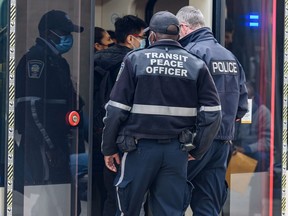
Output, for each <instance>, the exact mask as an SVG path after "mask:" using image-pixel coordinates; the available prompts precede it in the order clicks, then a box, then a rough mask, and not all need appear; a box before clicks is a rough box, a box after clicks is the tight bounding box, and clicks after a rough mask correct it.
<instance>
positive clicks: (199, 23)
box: [176, 6, 205, 30]
mask: <svg viewBox="0 0 288 216" xmlns="http://www.w3.org/2000/svg"><path fill="white" fill-rule="evenodd" d="M176 17H177V19H178V20H179V22H180V24H181V23H185V24H188V25H189V27H190V28H191V29H193V30H195V29H198V28H201V27H204V26H205V19H204V16H203V14H202V12H201V11H200V10H199V9H196V8H195V7H193V6H185V7H182V8H181V9H180V10H179V11H178V12H177V14H176Z"/></svg>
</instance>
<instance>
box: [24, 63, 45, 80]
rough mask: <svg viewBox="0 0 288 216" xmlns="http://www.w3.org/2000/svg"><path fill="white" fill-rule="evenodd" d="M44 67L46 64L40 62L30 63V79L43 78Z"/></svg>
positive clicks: (28, 65)
mask: <svg viewBox="0 0 288 216" xmlns="http://www.w3.org/2000/svg"><path fill="white" fill-rule="evenodd" d="M44 65H45V64H44V62H43V61H40V60H30V61H28V64H27V67H28V76H29V78H32V79H39V78H40V77H41V74H42V71H43V68H44Z"/></svg>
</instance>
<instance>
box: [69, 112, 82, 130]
mask: <svg viewBox="0 0 288 216" xmlns="http://www.w3.org/2000/svg"><path fill="white" fill-rule="evenodd" d="M67 120H68V124H69V125H70V126H73V127H75V126H77V125H78V124H79V122H80V115H79V113H78V112H76V111H71V112H70V113H69V114H68V116H67Z"/></svg>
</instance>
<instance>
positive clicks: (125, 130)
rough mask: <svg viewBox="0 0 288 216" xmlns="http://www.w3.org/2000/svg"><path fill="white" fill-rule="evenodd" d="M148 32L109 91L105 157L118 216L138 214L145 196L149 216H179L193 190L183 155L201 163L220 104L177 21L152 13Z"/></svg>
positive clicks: (216, 126)
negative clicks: (112, 177)
mask: <svg viewBox="0 0 288 216" xmlns="http://www.w3.org/2000/svg"><path fill="white" fill-rule="evenodd" d="M149 29H150V35H149V41H150V43H151V44H152V45H151V46H149V47H148V48H147V49H140V50H136V51H132V52H130V53H129V54H127V56H126V57H125V59H124V62H123V64H122V67H121V69H120V71H119V75H118V78H117V81H116V83H115V85H114V87H113V89H112V92H111V95H110V100H109V102H108V104H107V105H106V111H107V114H106V116H105V118H104V124H105V127H104V129H103V143H102V152H103V154H104V155H105V156H104V159H105V164H106V166H107V167H108V168H109V169H110V170H112V171H114V172H116V171H118V175H117V177H116V179H115V185H116V191H117V198H118V199H117V200H118V212H117V214H116V215H125V216H135V215H139V212H140V209H141V206H142V202H143V199H144V197H145V195H146V193H147V192H148V191H149V193H150V198H149V201H150V202H149V203H150V204H151V205H149V206H150V207H151V210H152V214H153V215H173V216H174V215H175V216H182V215H183V214H184V212H185V210H186V208H187V206H188V205H185V204H187V203H189V199H190V198H189V197H190V194H191V190H192V188H191V184H190V183H188V182H187V169H186V166H187V161H188V153H189V154H190V155H191V157H194V158H196V159H200V158H201V157H202V156H203V155H204V154H205V152H206V150H207V149H208V148H209V146H210V144H211V143H212V141H213V139H214V136H215V135H216V133H217V132H218V129H219V126H220V122H221V111H220V110H221V107H220V101H219V97H218V94H217V90H216V87H215V85H214V82H213V79H212V77H211V75H210V73H209V71H208V69H207V67H206V65H205V63H204V62H203V61H202V60H201V59H199V58H197V57H196V56H194V55H192V54H190V53H188V52H187V51H186V50H185V49H183V48H182V47H181V45H180V44H179V43H178V42H177V40H178V38H179V22H178V20H177V18H176V17H175V15H173V14H172V13H170V12H167V11H160V12H157V13H156V14H154V15H153V17H152V19H151V21H150V24H149ZM193 132H195V133H196V135H195V133H193ZM193 138H194V139H193ZM119 151H121V152H122V153H123V155H122V158H121V165H120V155H119Z"/></svg>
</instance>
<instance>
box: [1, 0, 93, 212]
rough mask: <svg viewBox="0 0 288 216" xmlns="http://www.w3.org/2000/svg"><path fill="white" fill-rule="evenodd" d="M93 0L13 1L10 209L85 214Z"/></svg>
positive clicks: (8, 195) (8, 197) (87, 200)
mask: <svg viewBox="0 0 288 216" xmlns="http://www.w3.org/2000/svg"><path fill="white" fill-rule="evenodd" d="M14 2H15V1H14ZM92 2H93V1H92ZM92 2H91V1H90V0H84V1H81V2H79V1H77V0H72V1H71V0H62V1H58V0H50V1H36V0H23V1H22V0H21V1H16V5H15V14H16V17H15V20H16V22H15V26H16V28H15V39H14V41H15V104H14V106H15V113H14V116H15V126H14V146H13V148H9V144H8V155H9V151H10V150H11V149H13V152H10V153H12V155H13V157H14V160H13V164H12V165H13V170H12V171H13V172H12V173H13V174H12V175H13V176H12V177H13V178H12V179H13V180H14V181H13V196H11V194H9V190H8V193H7V206H8V208H9V212H8V211H7V212H8V213H7V214H9V215H13V216H14V215H24V216H28V215H29V216H30V215H31V216H38V215H41V216H51V215H53V216H54V215H55V216H68V215H88V205H90V204H89V198H88V197H89V196H88V191H89V190H88V186H89V184H90V180H89V178H90V177H89V176H90V173H89V169H88V167H89V166H88V164H89V160H90V159H89V158H90V154H89V152H90V150H89V148H90V147H89V144H88V143H89V133H88V131H89V130H90V129H89V128H90V123H91V122H90V121H89V112H90V110H91V109H90V103H89V101H90V80H92V79H91V78H90V76H91V73H90V71H91V67H90V66H91V65H93V63H92V64H91V59H92V58H91V54H92V52H93V45H92V41H91V38H92V37H91V35H92V34H91V32H90V30H91V29H92V28H91V26H94V23H93V20H94V17H92V16H94V12H93V11H92V10H91V8H93V7H94V6H93V4H92ZM12 3H13V2H12ZM91 6H93V7H91ZM10 15H11V14H10ZM1 21H2V19H1ZM1 27H2V26H1ZM10 43H11V41H10ZM10 45H11V44H10ZM1 51H2V49H1ZM12 70H13V68H12ZM9 72H11V71H9ZM9 90H10V89H9ZM9 93H10V92H9ZM1 105H2V103H1ZM1 113H2V112H1ZM7 171H8V172H7V180H8V182H9V178H10V177H11V174H10V173H9V171H11V170H9V168H8V170H7ZM11 200H13V202H12V206H11V207H10V206H9V204H10V201H11Z"/></svg>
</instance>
